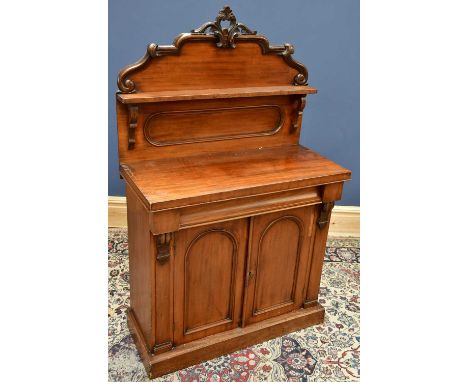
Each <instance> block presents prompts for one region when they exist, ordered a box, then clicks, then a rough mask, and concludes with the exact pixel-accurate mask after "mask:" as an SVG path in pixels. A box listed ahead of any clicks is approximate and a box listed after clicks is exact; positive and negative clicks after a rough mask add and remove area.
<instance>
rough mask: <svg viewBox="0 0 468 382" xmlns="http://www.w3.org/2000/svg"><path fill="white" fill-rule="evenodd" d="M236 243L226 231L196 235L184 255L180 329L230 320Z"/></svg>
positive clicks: (191, 329)
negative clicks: (182, 303) (182, 308)
mask: <svg viewBox="0 0 468 382" xmlns="http://www.w3.org/2000/svg"><path fill="white" fill-rule="evenodd" d="M236 258H237V245H236V242H235V239H234V237H233V236H232V235H231V234H230V233H228V232H226V231H208V232H204V233H202V234H200V235H199V236H198V237H196V238H195V239H194V240H193V242H192V243H191V245H190V246H189V248H188V249H187V253H186V254H185V303H184V332H185V334H188V333H191V332H193V331H197V330H202V329H204V328H206V327H207V326H208V327H209V326H212V325H213V324H215V323H219V324H224V323H226V322H228V321H231V320H232V310H233V304H234V280H235V264H236Z"/></svg>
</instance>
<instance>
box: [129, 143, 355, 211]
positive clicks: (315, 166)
mask: <svg viewBox="0 0 468 382" xmlns="http://www.w3.org/2000/svg"><path fill="white" fill-rule="evenodd" d="M121 173H122V176H123V177H124V178H125V180H126V181H127V183H128V184H129V185H130V186H131V187H132V188H134V189H135V191H136V192H137V193H138V194H139V195H140V197H141V198H142V200H143V201H144V202H145V204H146V205H147V207H148V208H150V209H152V210H159V209H166V208H174V207H179V206H185V205H193V204H199V203H207V202H212V201H216V200H225V199H229V198H231V197H242V196H250V195H255V194H261V193H267V192H277V191H282V190H288V189H293V188H301V187H307V186H312V185H321V184H328V183H334V182H342V181H345V180H348V179H350V177H351V172H350V171H349V170H347V169H345V168H343V167H341V166H339V165H337V164H336V163H334V162H332V161H330V160H328V159H326V158H324V157H323V156H321V155H319V154H317V153H316V152H314V151H312V150H309V149H307V148H305V147H303V146H300V145H293V146H287V147H277V148H265V149H256V150H255V149H254V150H245V151H236V152H226V153H213V154H204V155H196V156H189V157H179V158H165V159H157V160H145V161H137V162H131V163H127V164H122V165H121Z"/></svg>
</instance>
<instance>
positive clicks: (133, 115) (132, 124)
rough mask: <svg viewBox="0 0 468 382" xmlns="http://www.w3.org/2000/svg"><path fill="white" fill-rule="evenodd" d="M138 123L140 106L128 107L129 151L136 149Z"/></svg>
mask: <svg viewBox="0 0 468 382" xmlns="http://www.w3.org/2000/svg"><path fill="white" fill-rule="evenodd" d="M137 121H138V106H133V105H129V106H128V149H129V150H133V148H134V147H135V130H136V127H137Z"/></svg>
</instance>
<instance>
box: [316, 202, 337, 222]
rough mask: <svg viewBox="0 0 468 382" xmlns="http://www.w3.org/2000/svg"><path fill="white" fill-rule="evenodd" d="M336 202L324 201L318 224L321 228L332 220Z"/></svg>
mask: <svg viewBox="0 0 468 382" xmlns="http://www.w3.org/2000/svg"><path fill="white" fill-rule="evenodd" d="M334 205H335V202H328V203H323V204H322V208H321V209H320V215H319V218H318V220H317V225H318V226H319V228H320V229H322V228H323V227H325V226H326V225H327V224H328V223H329V222H330V216H331V212H332V209H333V206H334Z"/></svg>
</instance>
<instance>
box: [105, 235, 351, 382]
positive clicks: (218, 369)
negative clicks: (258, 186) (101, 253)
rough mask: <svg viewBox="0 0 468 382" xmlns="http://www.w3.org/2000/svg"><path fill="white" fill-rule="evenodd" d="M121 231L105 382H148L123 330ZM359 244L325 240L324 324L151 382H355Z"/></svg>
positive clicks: (114, 253) (113, 268)
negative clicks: (107, 373)
mask: <svg viewBox="0 0 468 382" xmlns="http://www.w3.org/2000/svg"><path fill="white" fill-rule="evenodd" d="M127 248H128V247H127V232H126V230H125V229H121V228H115V229H109V252H108V256H109V341H108V344H109V381H113V382H114V381H122V382H127V381H128V382H142V381H149V379H148V377H147V376H146V373H145V370H144V367H143V365H142V364H141V362H140V361H139V356H138V354H137V351H136V348H135V346H134V344H133V341H132V338H131V336H130V334H129V332H128V328H127V323H126V319H125V310H126V308H127V306H128V305H129V272H128V251H127ZM359 256H360V255H359V240H357V239H330V240H329V241H328V244H327V253H326V256H325V264H324V267H323V277H322V287H321V288H320V297H319V302H320V303H321V304H322V305H323V306H324V307H325V309H326V314H325V322H324V324H322V325H316V326H312V327H309V328H306V329H303V330H299V331H297V332H293V333H290V334H288V335H286V336H283V337H279V338H275V339H274V340H270V341H266V342H264V343H261V344H258V345H255V346H252V347H249V348H246V349H242V350H240V351H237V352H235V353H233V354H229V355H225V356H222V357H219V358H216V359H212V360H210V361H207V362H205V363H202V364H199V365H196V366H192V367H189V368H187V369H184V370H180V371H178V372H175V373H172V374H168V375H165V376H163V377H160V378H156V379H153V381H155V382H169V381H177V382H195V381H196V382H205V381H206V382H224V381H242V382H247V381H249V382H257V381H258V382H277V381H278V382H280V381H288V382H307V381H309V382H311V381H317V382H319V381H324V382H325V381H327V382H329V381H357V380H359V348H360V335H359V259H360V258H359Z"/></svg>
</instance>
